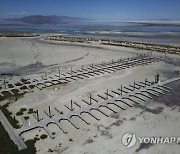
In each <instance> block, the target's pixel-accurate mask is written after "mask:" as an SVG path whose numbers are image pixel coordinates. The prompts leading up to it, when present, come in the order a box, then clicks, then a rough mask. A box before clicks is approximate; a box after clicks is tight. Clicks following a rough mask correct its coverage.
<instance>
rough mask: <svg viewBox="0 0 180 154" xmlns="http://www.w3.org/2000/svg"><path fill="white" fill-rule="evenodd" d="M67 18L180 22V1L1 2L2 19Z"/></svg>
mask: <svg viewBox="0 0 180 154" xmlns="http://www.w3.org/2000/svg"><path fill="white" fill-rule="evenodd" d="M27 15H66V16H73V17H84V18H88V19H95V20H103V21H122V20H146V19H156V20H157V19H172V20H180V0H0V18H1V19H3V18H14V17H22V16H27Z"/></svg>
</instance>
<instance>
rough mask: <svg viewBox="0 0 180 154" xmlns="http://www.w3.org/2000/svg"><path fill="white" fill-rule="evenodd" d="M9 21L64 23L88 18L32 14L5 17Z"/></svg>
mask: <svg viewBox="0 0 180 154" xmlns="http://www.w3.org/2000/svg"><path fill="white" fill-rule="evenodd" d="M5 20H8V21H19V22H23V23H29V24H62V23H63V24H64V23H70V22H82V21H86V20H87V19H84V18H78V17H68V16H56V15H51V16H43V15H32V16H26V17H22V18H12V19H5Z"/></svg>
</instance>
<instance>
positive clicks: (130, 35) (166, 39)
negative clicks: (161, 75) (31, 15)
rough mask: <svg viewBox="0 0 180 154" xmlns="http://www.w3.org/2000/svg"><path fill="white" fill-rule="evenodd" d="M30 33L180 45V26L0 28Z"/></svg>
mask: <svg viewBox="0 0 180 154" xmlns="http://www.w3.org/2000/svg"><path fill="white" fill-rule="evenodd" d="M4 31H20V32H23V31H28V32H36V33H41V34H44V33H55V34H68V35H73V36H83V37H92V38H98V39H102V38H106V39H116V40H127V41H138V42H150V43H160V44H172V45H180V25H175V24H174V25H173V24H169V25H168V24H166V25H165V24H164V25H163V24H159V23H156V24H150V23H149V24H147V23H122V22H112V23H103V22H102V23H95V22H94V23H93V22H92V23H90V22H89V23H69V24H56V25H50V24H44V25H30V24H22V25H20V24H17V25H16V26H15V25H12V26H0V32H4Z"/></svg>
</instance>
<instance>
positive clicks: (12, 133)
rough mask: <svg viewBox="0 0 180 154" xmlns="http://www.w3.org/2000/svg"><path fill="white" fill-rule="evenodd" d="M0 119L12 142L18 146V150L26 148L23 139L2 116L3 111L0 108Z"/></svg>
mask: <svg viewBox="0 0 180 154" xmlns="http://www.w3.org/2000/svg"><path fill="white" fill-rule="evenodd" d="M0 121H1V123H2V125H3V126H4V128H5V130H6V131H7V132H8V134H9V136H10V138H11V139H12V140H13V141H14V143H15V144H16V145H17V146H18V149H19V150H22V149H26V148H27V146H26V144H25V143H24V141H23V140H22V139H21V137H20V136H19V134H18V133H17V132H16V129H14V128H13V127H12V126H11V124H10V123H9V121H8V120H7V119H6V117H5V116H4V114H3V112H2V111H1V110H0Z"/></svg>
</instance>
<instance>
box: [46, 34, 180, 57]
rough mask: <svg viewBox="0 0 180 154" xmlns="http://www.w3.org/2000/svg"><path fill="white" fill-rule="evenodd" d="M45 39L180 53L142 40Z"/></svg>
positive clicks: (50, 37) (58, 37)
mask: <svg viewBox="0 0 180 154" xmlns="http://www.w3.org/2000/svg"><path fill="white" fill-rule="evenodd" d="M45 40H57V41H66V42H79V43H98V44H104V45H113V46H123V47H131V48H137V49H144V50H151V51H158V52H165V53H170V54H180V47H179V46H172V45H160V44H151V43H142V42H129V41H118V40H109V39H94V38H83V37H72V36H62V35H53V36H47V37H45Z"/></svg>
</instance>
